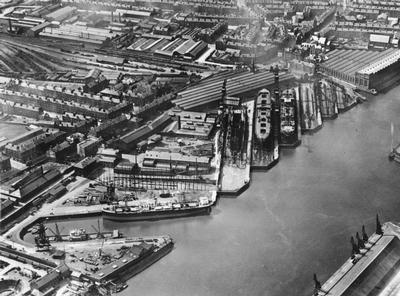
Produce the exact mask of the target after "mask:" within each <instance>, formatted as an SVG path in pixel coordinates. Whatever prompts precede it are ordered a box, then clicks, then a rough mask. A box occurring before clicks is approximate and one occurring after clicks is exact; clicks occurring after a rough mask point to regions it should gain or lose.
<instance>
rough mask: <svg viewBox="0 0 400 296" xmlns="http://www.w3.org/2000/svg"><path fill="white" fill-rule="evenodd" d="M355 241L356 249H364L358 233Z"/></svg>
mask: <svg viewBox="0 0 400 296" xmlns="http://www.w3.org/2000/svg"><path fill="white" fill-rule="evenodd" d="M356 239H357V245H358V248H359V249H365V244H364V241H363V240H362V239H361V238H360V235H359V234H358V231H357V233H356Z"/></svg>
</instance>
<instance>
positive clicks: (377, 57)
mask: <svg viewBox="0 0 400 296" xmlns="http://www.w3.org/2000/svg"><path fill="white" fill-rule="evenodd" d="M399 53H400V50H397V49H387V50H385V51H381V52H378V51H368V50H342V49H338V50H334V51H331V52H330V53H328V54H327V57H328V60H327V61H325V62H324V63H323V64H322V65H321V66H322V67H323V68H331V69H333V70H335V71H338V72H342V73H345V74H348V75H354V74H355V73H356V72H358V73H361V74H372V73H376V72H378V71H380V70H382V69H384V68H386V67H388V66H389V65H391V64H393V63H394V62H395V61H397V60H398V59H399V58H400V54H399Z"/></svg>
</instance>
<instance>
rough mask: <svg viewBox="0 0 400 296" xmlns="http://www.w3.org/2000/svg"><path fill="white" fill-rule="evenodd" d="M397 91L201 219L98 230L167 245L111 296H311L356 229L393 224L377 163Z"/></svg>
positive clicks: (399, 122)
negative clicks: (171, 244)
mask: <svg viewBox="0 0 400 296" xmlns="http://www.w3.org/2000/svg"><path fill="white" fill-rule="evenodd" d="M399 91H400V88H397V89H394V90H392V91H390V92H389V93H386V94H383V95H379V96H376V97H371V98H370V100H369V101H368V102H366V103H364V104H362V105H359V106H356V107H355V108H353V109H352V110H350V111H348V112H346V113H344V114H340V115H339V118H338V119H336V120H334V121H328V122H325V123H324V127H323V129H322V130H320V131H318V132H317V133H315V134H314V135H307V136H304V137H303V138H302V141H303V143H302V145H301V146H300V147H298V148H297V149H296V150H292V151H284V152H283V153H282V158H281V161H280V162H279V164H278V165H277V166H276V167H274V168H273V169H271V170H270V171H268V172H261V173H253V174H252V181H251V186H250V188H249V189H248V190H247V191H246V192H244V193H243V194H242V195H240V196H239V197H237V198H222V199H220V200H219V201H218V204H217V205H216V207H215V208H214V209H213V212H212V213H211V215H210V216H202V217H193V218H182V219H178V220H168V221H165V220H164V221H158V222H139V223H138V222H131V223H127V222H125V223H115V222H109V221H103V226H104V228H105V229H113V228H119V229H120V230H121V231H122V232H123V233H124V234H126V235H131V236H146V235H159V234H170V235H171V236H172V237H173V238H174V240H175V241H176V244H175V248H174V250H173V251H172V252H171V253H170V254H169V255H167V256H166V257H164V258H162V259H161V260H160V261H159V262H157V263H156V264H154V265H152V266H151V267H150V268H148V269H146V270H145V271H144V272H142V273H140V274H138V275H137V276H135V277H134V278H133V279H131V280H130V281H129V287H128V288H127V289H126V290H125V291H123V292H122V293H121V294H120V295H123V296H128V295H168V296H169V295H171V296H172V295H174V296H186V295H201V296H207V295H268V296H278V295H279V296H281V295H289V296H292V295H293V296H297V295H311V292H312V288H313V281H312V276H313V273H314V272H316V273H317V274H318V276H319V279H320V281H322V282H323V281H325V280H326V279H327V278H328V277H329V276H330V275H331V274H332V273H333V272H334V271H335V270H336V269H337V268H338V267H339V266H340V265H341V264H342V263H343V262H344V261H345V260H346V259H347V258H348V257H349V256H350V253H351V245H350V242H349V241H350V236H351V235H354V234H355V232H356V231H360V230H361V225H362V224H365V225H366V228H367V232H368V233H369V234H370V233H371V232H372V231H373V230H374V217H375V214H376V213H379V214H380V216H381V220H382V221H388V220H394V221H399V220H400V215H399V213H400V212H399V210H400V166H399V165H397V164H395V163H393V162H389V161H388V157H387V156H388V152H389V148H390V139H391V138H390V122H391V121H392V122H393V123H394V124H395V126H396V127H397V128H396V131H397V132H398V137H397V140H399V141H400V129H399V128H400V116H399V115H400V96H399V93H398V92H399ZM89 220H90V219H89ZM91 222H93V224H94V225H96V224H95V223H96V221H95V219H92V221H91ZM63 224H65V223H63ZM66 224H67V225H64V227H65V228H66V229H71V228H72V227H73V226H79V225H81V226H85V227H86V228H87V227H88V224H89V223H88V221H87V220H84V221H83V220H79V221H78V222H76V221H75V222H73V223H72V222H67V223H66Z"/></svg>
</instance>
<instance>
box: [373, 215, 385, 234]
mask: <svg viewBox="0 0 400 296" xmlns="http://www.w3.org/2000/svg"><path fill="white" fill-rule="evenodd" d="M375 232H376V234H379V235H383V230H382V225H381V222H380V221H379V216H378V214H376V231H375Z"/></svg>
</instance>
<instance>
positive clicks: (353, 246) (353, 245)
mask: <svg viewBox="0 0 400 296" xmlns="http://www.w3.org/2000/svg"><path fill="white" fill-rule="evenodd" d="M350 242H351V246H352V252H353V254H360V249H359V248H358V246H357V245H356V243H355V241H354V237H353V236H352V237H351V239H350Z"/></svg>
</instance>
